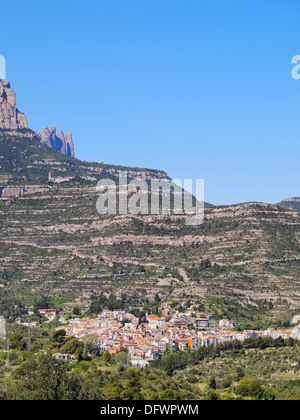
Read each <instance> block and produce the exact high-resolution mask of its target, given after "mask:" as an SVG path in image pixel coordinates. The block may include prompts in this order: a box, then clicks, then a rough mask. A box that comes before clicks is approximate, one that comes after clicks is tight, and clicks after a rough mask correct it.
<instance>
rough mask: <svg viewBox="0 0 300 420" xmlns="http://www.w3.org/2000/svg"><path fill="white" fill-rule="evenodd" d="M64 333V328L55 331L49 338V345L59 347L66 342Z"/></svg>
mask: <svg viewBox="0 0 300 420" xmlns="http://www.w3.org/2000/svg"><path fill="white" fill-rule="evenodd" d="M66 335H67V334H66V331H65V330H58V331H55V332H54V333H53V335H52V337H51V338H50V343H51V347H52V348H53V349H54V348H58V349H60V348H61V347H62V346H63V345H64V344H65V343H66V340H67V338H66Z"/></svg>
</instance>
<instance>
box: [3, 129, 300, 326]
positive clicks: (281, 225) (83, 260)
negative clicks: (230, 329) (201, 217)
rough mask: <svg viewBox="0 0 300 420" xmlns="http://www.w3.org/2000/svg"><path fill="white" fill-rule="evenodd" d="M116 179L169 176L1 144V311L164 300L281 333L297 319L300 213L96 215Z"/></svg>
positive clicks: (12, 142) (18, 143) (19, 139)
mask: <svg viewBox="0 0 300 420" xmlns="http://www.w3.org/2000/svg"><path fill="white" fill-rule="evenodd" d="M119 170H128V174H129V175H128V176H129V179H130V178H134V177H140V178H144V179H151V178H153V177H156V178H158V179H161V178H165V177H167V175H166V174H165V173H164V172H163V171H155V170H151V169H140V168H125V167H119V166H111V165H104V164H103V163H89V162H82V161H80V160H78V159H75V158H73V157H70V156H65V155H63V154H61V153H60V152H58V151H56V150H54V149H52V148H49V147H47V146H45V145H44V144H42V143H40V142H39V140H38V139H37V138H36V137H34V136H33V133H32V132H30V131H28V130H21V131H19V133H18V135H11V136H9V135H8V134H7V132H2V133H0V186H1V188H0V190H1V191H2V199H1V200H0V220H1V225H0V258H1V267H0V305H1V302H3V304H6V306H7V302H9V305H10V306H9V307H10V308H11V311H13V308H14V307H15V306H17V305H19V304H20V305H21V304H22V302H24V301H25V302H28V303H30V302H31V303H32V302H33V301H34V300H35V299H36V298H37V297H40V296H42V295H50V296H56V297H61V299H64V301H65V302H69V305H74V304H76V305H80V306H81V307H85V306H86V305H89V304H90V302H91V300H92V299H93V298H94V297H95V296H99V295H100V294H101V293H105V294H114V295H115V296H116V297H118V298H121V296H126V299H129V300H130V302H131V304H132V305H133V306H141V305H142V303H143V302H145V301H147V300H149V301H154V299H155V296H156V295H157V294H158V295H159V297H160V299H165V300H184V299H188V298H190V299H192V300H193V301H194V302H198V303H201V305H202V306H203V309H206V310H210V311H213V312H216V313H218V315H219V316H222V317H227V318H233V319H236V320H238V321H240V322H242V321H249V322H250V321H251V322H252V321H257V320H262V319H266V320H269V321H270V322H273V321H274V322H275V321H276V322H279V323H280V322H282V320H285V319H286V318H289V317H290V316H291V315H292V313H293V311H294V310H295V309H296V308H299V304H300V287H299V286H300V279H299V269H300V214H298V213H296V212H291V211H290V210H289V209H285V208H284V207H281V206H277V205H270V204H264V203H244V204H239V205H232V206H216V207H207V208H206V210H205V221H204V223H203V224H201V225H199V226H187V225H186V223H185V220H186V216H185V215H165V214H159V215H132V214H126V215H99V214H98V213H97V210H96V202H97V199H98V198H99V193H98V191H97V190H96V183H97V180H98V179H100V178H102V177H110V178H111V179H116V178H117V176H118V174H119ZM5 302H6V303H5ZM12 317H13V314H12Z"/></svg>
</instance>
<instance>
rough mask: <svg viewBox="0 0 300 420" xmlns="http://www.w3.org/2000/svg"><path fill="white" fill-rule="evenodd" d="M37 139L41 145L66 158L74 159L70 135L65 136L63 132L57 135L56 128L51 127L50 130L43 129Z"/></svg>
mask: <svg viewBox="0 0 300 420" xmlns="http://www.w3.org/2000/svg"><path fill="white" fill-rule="evenodd" d="M38 138H39V140H40V141H41V143H43V144H45V145H46V146H48V147H52V148H53V149H56V150H58V151H60V152H61V153H63V154H65V155H67V156H73V157H74V143H73V139H72V134H71V133H69V134H67V135H65V134H64V132H63V131H61V132H60V133H59V134H58V135H57V134H56V127H55V126H54V125H52V126H51V127H50V128H47V127H45V128H43V130H42V131H41V132H40V133H39V134H38Z"/></svg>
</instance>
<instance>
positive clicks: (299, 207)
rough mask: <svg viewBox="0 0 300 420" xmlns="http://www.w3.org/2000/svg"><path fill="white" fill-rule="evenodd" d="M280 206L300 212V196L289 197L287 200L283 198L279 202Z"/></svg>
mask: <svg viewBox="0 0 300 420" xmlns="http://www.w3.org/2000/svg"><path fill="white" fill-rule="evenodd" d="M278 206H283V207H287V208H289V209H292V210H294V211H297V212H300V198H299V197H294V198H287V199H286V200H283V201H281V202H280V203H278Z"/></svg>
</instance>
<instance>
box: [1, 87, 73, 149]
mask: <svg viewBox="0 0 300 420" xmlns="http://www.w3.org/2000/svg"><path fill="white" fill-rule="evenodd" d="M22 129H25V131H26V129H28V124H27V119H26V116H25V115H24V114H23V113H22V112H20V111H19V110H18V109H17V107H16V94H15V92H14V91H13V89H12V88H11V86H10V82H9V81H3V80H1V79H0V130H2V131H7V133H8V134H9V135H11V134H17V135H18V130H22ZM26 134H27V137H35V138H37V139H38V140H39V141H41V142H42V143H43V144H45V145H46V146H49V147H52V148H53V149H55V150H58V151H60V152H61V153H63V154H65V155H67V156H72V157H74V143H73V138H72V134H71V133H68V134H67V135H66V136H65V134H64V132H63V131H61V132H60V133H59V134H58V135H56V127H55V126H51V127H50V128H47V127H46V128H44V129H43V130H42V131H41V133H39V134H38V133H36V132H35V131H32V130H28V131H27V133H26Z"/></svg>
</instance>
